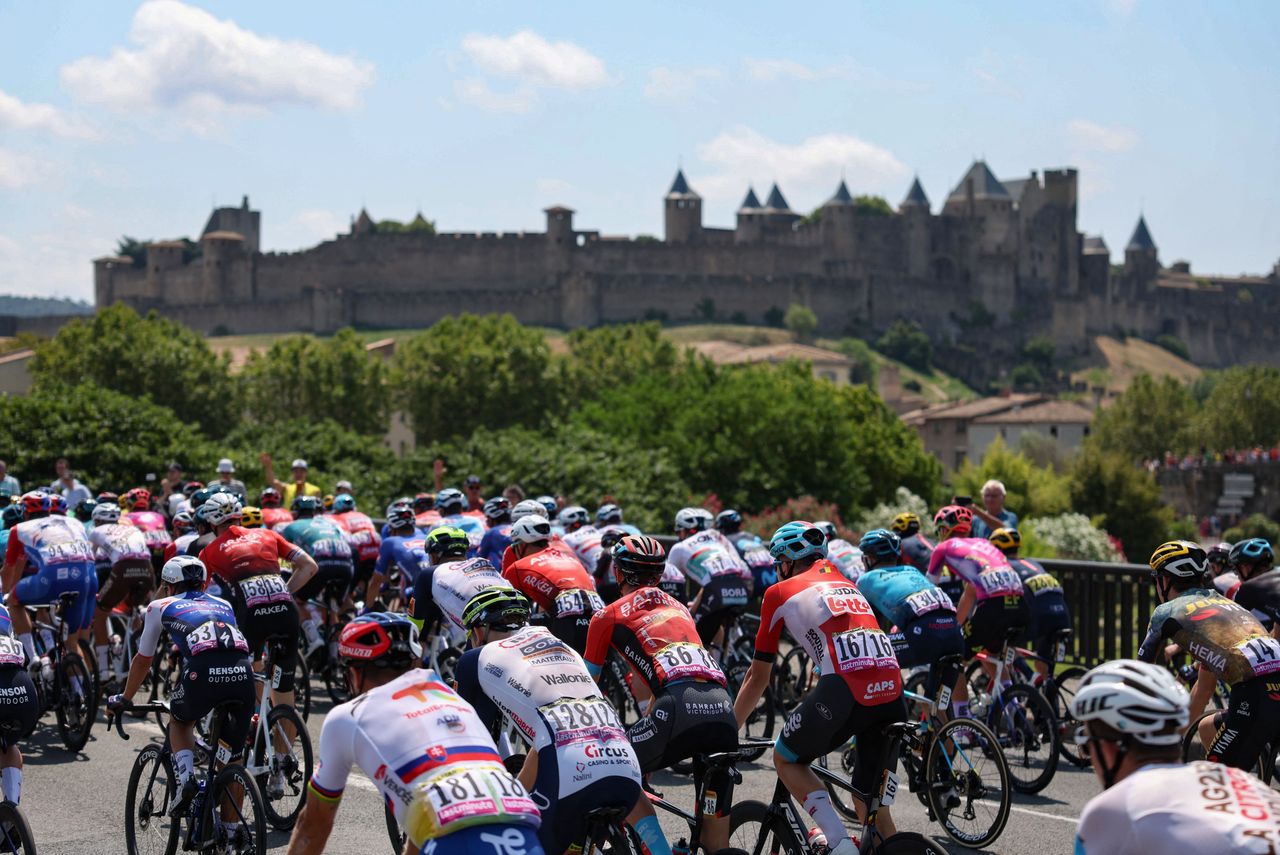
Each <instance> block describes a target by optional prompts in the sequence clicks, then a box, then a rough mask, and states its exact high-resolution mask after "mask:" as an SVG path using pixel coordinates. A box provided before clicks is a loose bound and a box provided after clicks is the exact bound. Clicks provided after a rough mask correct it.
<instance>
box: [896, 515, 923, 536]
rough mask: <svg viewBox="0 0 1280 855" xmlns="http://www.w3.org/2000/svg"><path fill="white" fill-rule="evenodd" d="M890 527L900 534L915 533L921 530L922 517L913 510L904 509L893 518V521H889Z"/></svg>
mask: <svg viewBox="0 0 1280 855" xmlns="http://www.w3.org/2000/svg"><path fill="white" fill-rule="evenodd" d="M889 529H890V530H891V531H892V532H893V533H894V534H896V535H899V536H906V535H910V534H915V533H916V532H918V531H919V530H920V517H918V516H916V515H915V514H913V513H911V511H903V512H902V513H900V514H898V515H897V516H896V517H894V518H893V522H891V523H889Z"/></svg>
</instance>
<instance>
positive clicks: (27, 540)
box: [4, 516, 97, 632]
mask: <svg viewBox="0 0 1280 855" xmlns="http://www.w3.org/2000/svg"><path fill="white" fill-rule="evenodd" d="M11 532H12V533H11V534H10V536H9V542H8V544H7V545H6V547H5V556H4V563H5V564H6V565H7V564H11V563H13V562H15V561H18V560H20V559H23V558H25V560H26V569H25V571H24V575H23V577H22V578H21V580H20V581H19V582H18V583H17V584H16V585H15V586H14V589H13V592H12V595H13V596H14V598H15V599H16V600H17V601H18V602H20V603H31V604H33V605H34V604H48V603H52V602H54V601H55V600H57V598H58V597H60V596H62V595H63V594H75V595H76V598H75V601H74V602H73V603H71V605H70V607H69V608H68V610H67V613H66V620H67V623H68V625H69V628H70V629H71V631H72V632H76V631H79V630H84V629H88V628H89V625H90V624H91V623H92V622H93V608H94V598H93V591H94V589H95V588H96V583H97V574H96V568H95V566H94V560H93V545H92V544H91V543H90V542H89V538H88V536H87V535H86V533H85V530H84V526H83V525H81V523H80V521H79V520H75V519H72V518H70V517H64V516H45V517H39V518H36V519H29V520H25V521H23V522H20V523H18V525H17V526H15V527H14V528H13V529H11Z"/></svg>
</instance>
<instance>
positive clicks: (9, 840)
mask: <svg viewBox="0 0 1280 855" xmlns="http://www.w3.org/2000/svg"><path fill="white" fill-rule="evenodd" d="M0 855H36V841H35V838H34V837H32V836H31V826H29V825H27V818H26V817H25V816H23V815H22V811H20V810H18V806H17V805H15V804H14V803H13V802H0Z"/></svg>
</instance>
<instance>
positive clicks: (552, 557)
mask: <svg viewBox="0 0 1280 855" xmlns="http://www.w3.org/2000/svg"><path fill="white" fill-rule="evenodd" d="M502 575H503V577H505V578H506V579H507V581H509V582H510V583H511V584H512V585H514V586H515V588H516V590H517V591H519V592H520V593H522V594H524V595H525V596H526V597H528V598H529V599H531V600H533V601H534V603H536V604H537V606H538V608H540V609H542V610H543V611H544V612H546V613H547V614H549V615H551V616H552V617H557V618H561V617H571V616H574V615H583V614H586V615H592V614H595V613H596V612H597V611H599V610H600V609H602V608H604V601H603V600H601V599H600V597H599V596H597V595H596V580H595V579H594V578H592V576H591V574H590V573H588V572H587V571H586V569H584V568H583V566H582V565H581V564H580V563H579V562H578V559H577V558H575V557H574V556H573V555H571V554H570V553H569V551H568V550H565V549H562V548H560V547H559V545H558V544H552V545H548V546H547V548H545V549H543V550H542V551H541V552H535V553H533V554H532V555H526V556H525V557H524V558H520V559H517V560H516V561H514V562H512V564H511V565H510V566H509V567H507V568H506V569H505V570H503V571H502Z"/></svg>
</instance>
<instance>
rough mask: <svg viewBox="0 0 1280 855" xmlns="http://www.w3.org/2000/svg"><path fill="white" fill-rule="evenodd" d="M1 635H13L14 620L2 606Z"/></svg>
mask: <svg viewBox="0 0 1280 855" xmlns="http://www.w3.org/2000/svg"><path fill="white" fill-rule="evenodd" d="M0 635H13V620H12V619H11V618H10V617H9V610H8V609H7V608H5V607H4V606H0Z"/></svg>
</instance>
